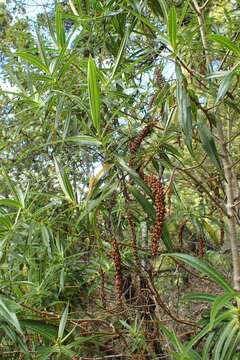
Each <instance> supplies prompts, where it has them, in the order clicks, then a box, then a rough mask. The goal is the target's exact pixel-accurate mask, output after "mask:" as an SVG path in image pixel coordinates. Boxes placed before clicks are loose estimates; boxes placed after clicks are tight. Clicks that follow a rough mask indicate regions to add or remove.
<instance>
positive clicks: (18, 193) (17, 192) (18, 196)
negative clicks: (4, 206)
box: [3, 170, 28, 209]
mask: <svg viewBox="0 0 240 360" xmlns="http://www.w3.org/2000/svg"><path fill="white" fill-rule="evenodd" d="M3 174H4V177H5V180H6V182H7V185H8V187H9V189H10V190H11V193H12V194H13V195H14V197H15V200H17V201H18V202H19V203H20V204H21V208H23V209H24V208H25V197H26V193H27V190H28V186H27V189H26V192H25V194H23V192H22V190H21V189H20V187H19V186H18V185H15V184H14V182H13V181H12V180H11V178H10V177H9V176H8V174H7V173H6V172H5V170H3Z"/></svg>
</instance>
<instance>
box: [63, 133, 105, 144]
mask: <svg viewBox="0 0 240 360" xmlns="http://www.w3.org/2000/svg"><path fill="white" fill-rule="evenodd" d="M64 141H65V142H69V143H72V144H76V145H92V146H99V145H101V144H102V143H101V142H100V141H99V140H97V139H96V138H94V137H92V136H87V135H76V136H70V137H67V138H65V139H64Z"/></svg>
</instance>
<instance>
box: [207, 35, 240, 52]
mask: <svg viewBox="0 0 240 360" xmlns="http://www.w3.org/2000/svg"><path fill="white" fill-rule="evenodd" d="M209 39H210V40H213V41H216V42H218V43H219V44H220V45H223V46H224V47H225V48H227V49H228V50H230V51H232V52H233V53H234V54H235V55H237V56H239V57H240V49H239V48H238V47H237V46H236V45H235V44H234V42H232V41H231V40H229V39H228V38H226V37H225V36H223V35H210V37H209Z"/></svg>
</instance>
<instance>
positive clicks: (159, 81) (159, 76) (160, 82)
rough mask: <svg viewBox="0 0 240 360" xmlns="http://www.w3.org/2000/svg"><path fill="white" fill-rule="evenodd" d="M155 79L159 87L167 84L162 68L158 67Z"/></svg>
mask: <svg viewBox="0 0 240 360" xmlns="http://www.w3.org/2000/svg"><path fill="white" fill-rule="evenodd" d="M155 79H156V84H157V86H158V87H159V89H162V88H163V87H164V85H165V79H164V77H163V74H162V72H161V70H159V69H157V70H156V71H155Z"/></svg>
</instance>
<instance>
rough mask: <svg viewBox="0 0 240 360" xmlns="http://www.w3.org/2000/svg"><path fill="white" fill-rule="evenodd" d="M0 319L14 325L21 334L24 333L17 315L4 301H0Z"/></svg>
mask: <svg viewBox="0 0 240 360" xmlns="http://www.w3.org/2000/svg"><path fill="white" fill-rule="evenodd" d="M0 318H2V319H4V321H6V322H7V323H8V324H10V325H12V326H13V327H14V328H15V329H16V330H17V331H18V332H19V333H22V329H21V326H20V324H19V321H18V318H17V316H16V314H15V313H14V312H12V311H11V310H10V309H9V308H8V306H7V304H5V303H4V302H3V300H2V299H0Z"/></svg>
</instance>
